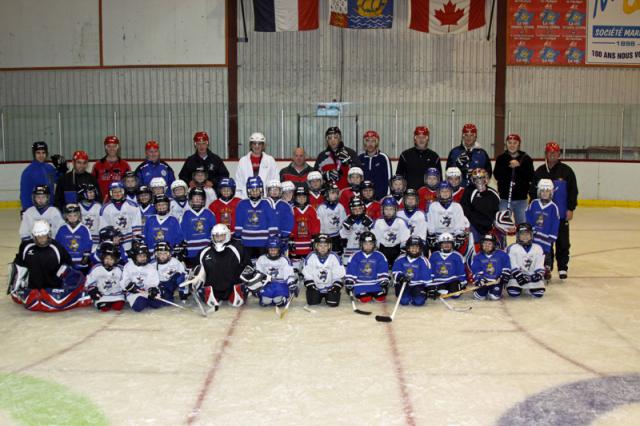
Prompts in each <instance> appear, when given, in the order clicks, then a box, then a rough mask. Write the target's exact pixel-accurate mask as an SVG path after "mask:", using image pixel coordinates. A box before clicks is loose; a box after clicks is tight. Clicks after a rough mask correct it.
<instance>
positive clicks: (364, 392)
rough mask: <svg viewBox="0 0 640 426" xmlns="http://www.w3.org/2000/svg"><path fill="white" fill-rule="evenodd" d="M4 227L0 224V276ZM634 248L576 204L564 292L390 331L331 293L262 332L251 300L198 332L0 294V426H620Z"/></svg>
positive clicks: (637, 216) (633, 299) (635, 407)
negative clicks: (331, 300) (50, 309)
mask: <svg viewBox="0 0 640 426" xmlns="http://www.w3.org/2000/svg"><path fill="white" fill-rule="evenodd" d="M17 229H18V213H17V211H15V210H2V211H0V235H2V236H3V237H4V238H2V240H0V247H1V248H0V257H1V260H2V263H8V262H9V261H11V260H12V258H13V256H14V254H15V250H16V248H17V245H18V237H17ZM639 237H640V210H636V209H620V208H609V209H595V208H578V210H577V211H576V215H575V219H574V221H573V222H572V223H571V241H572V251H571V254H572V257H571V263H570V270H569V279H568V280H567V281H566V282H564V283H562V284H561V283H559V280H558V279H557V276H556V275H555V273H554V279H553V281H552V283H551V284H550V286H549V287H548V288H547V293H546V294H545V296H544V297H543V298H542V299H540V300H534V299H532V298H531V297H528V296H523V297H521V298H520V299H518V300H514V299H506V300H503V301H499V302H488V301H486V302H475V301H473V300H472V297H471V296H470V295H465V296H464V297H463V298H461V299H459V300H453V301H452V302H451V303H452V304H453V305H455V306H468V305H471V306H472V307H473V309H472V310H471V311H469V312H467V313H458V312H452V311H449V310H447V309H446V308H445V307H444V305H442V304H441V303H439V302H433V301H431V300H430V301H428V304H427V306H426V307H423V308H414V307H406V308H405V307H401V308H400V310H399V311H398V314H397V316H396V319H395V320H394V321H393V323H391V324H384V323H377V322H376V321H375V320H374V319H373V315H372V316H368V317H366V316H361V315H356V314H354V313H353V312H352V311H351V307H350V305H349V304H348V303H345V299H344V297H343V303H342V304H341V306H340V307H339V308H336V309H330V308H327V307H318V308H315V310H316V311H317V312H316V313H315V314H314V313H309V312H307V311H305V310H304V309H303V306H304V304H305V303H304V297H302V296H301V298H299V299H297V300H295V301H294V302H293V303H292V306H291V310H290V312H289V313H288V315H287V316H286V317H285V318H284V319H283V320H280V319H279V318H277V317H276V315H275V313H274V311H273V309H270V308H260V307H259V306H258V304H257V300H256V299H253V298H252V299H250V302H249V305H248V306H245V307H243V308H241V309H234V308H232V307H229V306H223V307H222V309H221V310H220V311H219V312H217V313H215V314H211V315H210V316H209V317H208V318H206V319H205V318H202V317H199V316H198V315H196V314H194V313H190V312H184V311H180V310H178V309H176V308H171V307H167V308H163V309H161V310H158V311H152V312H143V313H140V314H136V313H134V312H132V311H130V310H125V311H123V312H122V313H120V314H116V313H106V314H104V313H99V312H97V311H96V310H94V309H93V308H86V309H80V310H75V311H70V312H63V313H58V314H41V313H30V312H27V311H26V310H24V309H23V308H22V307H21V306H18V305H15V304H13V303H12V302H11V301H10V299H9V298H8V296H4V297H2V298H1V300H0V336H1V339H2V340H1V342H2V345H1V349H0V424H14V423H15V424H22V423H26V424H29V423H33V424H43V423H57V424H87V423H93V424H105V423H108V424H131V425H139V424H145V425H146V424H152V425H153V424H156V425H181V424H215V425H258V424H278V425H334V424H338V425H354V424H357V425H402V424H407V425H413V424H416V425H491V424H501V425H513V424H541V425H542V424H544V425H550V424H557V425H571V424H595V425H638V424H640V310H639V309H638V306H639V303H640V288H639V286H640V275H639V272H638V266H639V265H640V262H639V261H638V258H639V256H640V238H639ZM1 280H2V282H3V284H4V283H5V282H6V271H5V270H3V271H2V277H1ZM393 302H395V298H393V297H392V298H391V300H390V301H389V302H387V304H386V305H381V304H374V305H368V306H366V307H363V309H369V310H372V311H374V314H378V313H385V312H386V313H389V312H390V311H391V309H392V307H393V306H392V305H393ZM68 410H72V411H68ZM73 410H75V411H73ZM65 413H70V414H69V415H68V416H65ZM37 416H41V417H37Z"/></svg>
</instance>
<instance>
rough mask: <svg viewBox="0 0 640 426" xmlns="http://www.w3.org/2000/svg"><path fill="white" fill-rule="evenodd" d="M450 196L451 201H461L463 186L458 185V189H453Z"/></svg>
mask: <svg viewBox="0 0 640 426" xmlns="http://www.w3.org/2000/svg"><path fill="white" fill-rule="evenodd" d="M451 196H452V197H453V201H455V202H456V203H460V202H462V197H464V187H463V186H459V187H458V189H454V190H453V194H451Z"/></svg>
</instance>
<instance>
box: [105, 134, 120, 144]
mask: <svg viewBox="0 0 640 426" xmlns="http://www.w3.org/2000/svg"><path fill="white" fill-rule="evenodd" d="M112 144H114V145H120V139H118V137H117V136H107V137H106V138H104V145H105V146H106V145H112Z"/></svg>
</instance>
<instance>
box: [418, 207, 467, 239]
mask: <svg viewBox="0 0 640 426" xmlns="http://www.w3.org/2000/svg"><path fill="white" fill-rule="evenodd" d="M468 227H469V221H468V220H467V218H466V217H465V216H464V212H463V210H462V206H461V205H460V204H458V203H455V202H454V203H451V204H449V207H448V208H444V207H443V206H442V204H440V203H432V204H431V206H429V211H428V212H427V232H428V233H429V234H434V235H440V234H442V233H443V232H449V233H450V234H453V235H458V234H461V233H463V232H464V230H465V229H466V228H468Z"/></svg>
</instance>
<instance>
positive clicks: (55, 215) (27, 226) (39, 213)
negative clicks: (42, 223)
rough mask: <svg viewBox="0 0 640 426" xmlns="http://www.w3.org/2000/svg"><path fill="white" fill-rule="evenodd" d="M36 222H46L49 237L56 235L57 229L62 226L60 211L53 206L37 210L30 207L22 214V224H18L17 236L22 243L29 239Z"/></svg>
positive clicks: (34, 207)
mask: <svg viewBox="0 0 640 426" xmlns="http://www.w3.org/2000/svg"><path fill="white" fill-rule="evenodd" d="M36 220H46V221H47V222H48V223H49V225H50V226H51V235H56V233H57V232H58V229H59V228H60V227H61V226H62V225H63V224H64V220H63V219H62V215H61V214H60V210H58V209H57V208H55V207H53V206H47V207H45V208H43V209H39V208H37V207H36V206H31V207H29V208H28V209H27V210H25V211H24V213H23V214H22V222H20V230H19V231H18V232H19V235H20V239H21V240H23V241H26V240H30V239H31V230H32V229H33V224H34V223H35V222H36Z"/></svg>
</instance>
